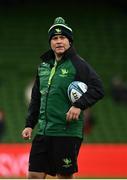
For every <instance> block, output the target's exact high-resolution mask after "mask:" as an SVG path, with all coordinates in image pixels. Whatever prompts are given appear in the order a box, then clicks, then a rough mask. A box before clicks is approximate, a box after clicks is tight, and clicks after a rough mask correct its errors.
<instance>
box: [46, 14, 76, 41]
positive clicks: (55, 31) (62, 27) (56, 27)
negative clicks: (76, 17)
mask: <svg viewBox="0 0 127 180" xmlns="http://www.w3.org/2000/svg"><path fill="white" fill-rule="evenodd" d="M48 34H49V41H50V40H51V38H52V37H53V36H55V35H60V34H62V35H64V36H66V37H67V38H68V39H69V41H71V42H72V41H73V35H72V29H71V28H70V27H69V26H68V25H67V24H66V23H65V20H64V19H63V18H62V17H57V18H55V20H54V23H53V25H52V26H51V27H50V28H49V30H48Z"/></svg>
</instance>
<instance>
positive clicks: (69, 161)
mask: <svg viewBox="0 0 127 180" xmlns="http://www.w3.org/2000/svg"><path fill="white" fill-rule="evenodd" d="M63 162H64V165H63V167H65V168H68V167H70V166H72V161H71V159H70V158H65V159H63Z"/></svg>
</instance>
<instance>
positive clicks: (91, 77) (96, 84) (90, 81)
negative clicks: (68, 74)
mask: <svg viewBox="0 0 127 180" xmlns="http://www.w3.org/2000/svg"><path fill="white" fill-rule="evenodd" d="M75 66H76V69H77V75H76V79H77V80H79V81H82V82H84V83H86V85H87V86H88V90H87V92H86V93H84V94H83V95H82V96H81V98H79V99H78V100H77V101H76V102H75V103H73V106H75V107H78V108H80V109H82V110H84V109H87V108H88V107H91V106H92V105H94V104H95V103H96V102H97V101H98V100H100V99H101V98H103V96H104V88H103V85H102V81H101V79H100V77H99V76H98V74H97V73H96V72H95V70H94V69H93V68H92V67H91V66H90V65H89V64H88V63H87V62H86V61H85V60H81V59H77V61H76V63H75Z"/></svg>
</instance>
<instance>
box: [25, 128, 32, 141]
mask: <svg viewBox="0 0 127 180" xmlns="http://www.w3.org/2000/svg"><path fill="white" fill-rule="evenodd" d="M32 131H33V129H32V128H30V127H27V128H25V129H24V130H23V131H22V137H23V139H31V136H32Z"/></svg>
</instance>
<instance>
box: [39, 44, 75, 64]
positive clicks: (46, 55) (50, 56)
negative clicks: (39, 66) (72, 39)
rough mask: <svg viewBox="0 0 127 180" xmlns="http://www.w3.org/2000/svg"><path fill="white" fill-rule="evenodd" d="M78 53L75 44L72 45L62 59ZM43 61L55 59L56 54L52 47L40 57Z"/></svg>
mask: <svg viewBox="0 0 127 180" xmlns="http://www.w3.org/2000/svg"><path fill="white" fill-rule="evenodd" d="M75 55H76V50H75V48H74V47H73V46H71V47H70V48H69V49H67V50H66V51H65V53H64V55H63V57H62V59H67V58H71V57H73V56H75ZM40 58H41V59H42V61H49V60H51V59H55V55H54V52H53V50H52V49H50V50H48V51H47V52H45V53H44V54H42V55H41V57H40Z"/></svg>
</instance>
